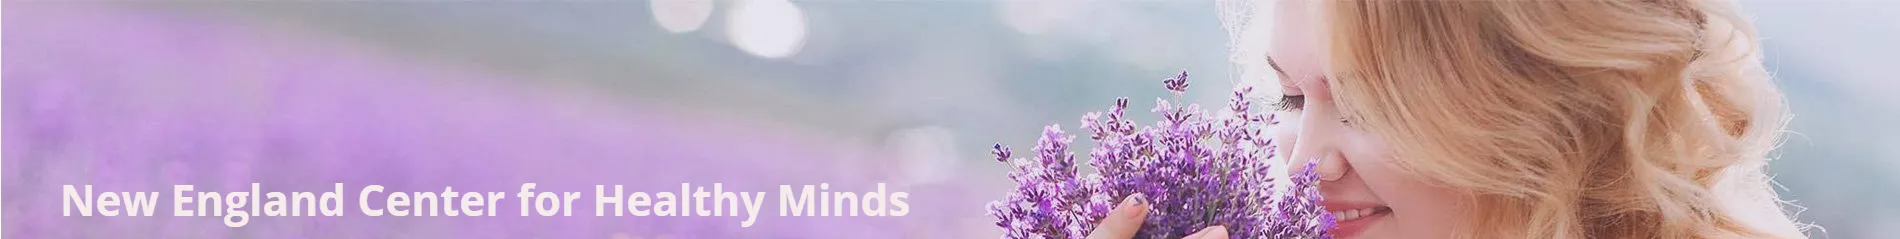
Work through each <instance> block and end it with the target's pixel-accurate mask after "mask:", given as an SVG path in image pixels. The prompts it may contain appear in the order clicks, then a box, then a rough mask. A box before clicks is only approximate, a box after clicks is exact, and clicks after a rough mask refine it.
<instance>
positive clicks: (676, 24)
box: [650, 0, 713, 33]
mask: <svg viewBox="0 0 1900 239" xmlns="http://www.w3.org/2000/svg"><path fill="white" fill-rule="evenodd" d="M651 3H652V6H651V7H650V8H651V9H652V10H653V20H654V21H655V22H658V23H659V24H660V28H665V29H666V31H667V32H672V33H686V32H692V31H694V30H699V28H700V27H701V26H704V25H706V20H708V19H711V18H712V13H713V2H712V0H653V1H652V2H651Z"/></svg>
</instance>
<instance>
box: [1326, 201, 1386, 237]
mask: <svg viewBox="0 0 1900 239" xmlns="http://www.w3.org/2000/svg"><path fill="white" fill-rule="evenodd" d="M1324 205H1325V206H1326V209H1327V211H1326V212H1327V213H1332V214H1333V220H1334V223H1333V225H1334V227H1333V229H1332V231H1331V232H1332V234H1333V236H1334V237H1338V238H1352V237H1353V236H1354V235H1358V234H1359V233H1360V232H1363V231H1365V230H1366V228H1367V227H1369V226H1372V223H1375V222H1378V221H1379V219H1383V218H1385V217H1386V216H1388V215H1391V214H1392V207H1388V206H1385V205H1382V204H1378V203H1368V202H1345V201H1327V202H1326V203H1324Z"/></svg>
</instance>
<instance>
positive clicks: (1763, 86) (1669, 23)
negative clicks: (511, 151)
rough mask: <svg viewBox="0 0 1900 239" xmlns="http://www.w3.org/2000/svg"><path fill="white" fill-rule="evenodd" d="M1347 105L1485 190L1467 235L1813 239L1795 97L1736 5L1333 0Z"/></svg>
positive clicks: (1435, 171)
mask: <svg viewBox="0 0 1900 239" xmlns="http://www.w3.org/2000/svg"><path fill="white" fill-rule="evenodd" d="M1326 2H1327V3H1325V4H1318V5H1317V6H1316V9H1314V10H1315V11H1319V12H1320V14H1317V15H1318V17H1320V18H1323V19H1319V20H1320V22H1327V23H1329V24H1330V25H1331V26H1330V27H1329V28H1327V30H1326V31H1328V32H1327V33H1326V34H1323V35H1322V36H1321V37H1327V38H1331V39H1329V41H1322V42H1328V43H1326V44H1328V46H1327V47H1326V49H1327V50H1328V51H1330V54H1331V58H1332V59H1331V62H1330V65H1329V66H1328V67H1329V69H1327V71H1328V72H1327V74H1328V77H1330V78H1331V79H1333V82H1334V83H1333V88H1332V94H1333V95H1335V98H1336V99H1337V104H1338V106H1339V107H1340V109H1341V112H1342V114H1345V115H1347V116H1348V117H1352V118H1353V120H1354V122H1356V123H1355V124H1358V125H1360V126H1363V127H1365V129H1367V130H1368V131H1369V132H1378V134H1379V135H1380V137H1382V138H1383V139H1385V140H1386V142H1390V143H1391V145H1392V146H1393V147H1394V150H1397V151H1398V153H1397V154H1395V155H1401V156H1400V157H1401V158H1400V160H1399V161H1400V163H1399V164H1400V165H1399V166H1400V168H1401V169H1402V170H1404V171H1405V172H1407V173H1412V174H1418V176H1420V177H1419V178H1425V179H1428V181H1430V182H1431V183H1434V184H1439V185H1444V186H1446V187H1449V188H1456V189H1460V190H1461V191H1463V194H1465V195H1467V197H1468V198H1469V200H1470V201H1471V202H1473V203H1476V205H1478V206H1476V207H1473V209H1474V210H1472V211H1471V213H1472V215H1470V217H1472V219H1473V220H1472V222H1473V223H1470V225H1462V226H1461V230H1459V231H1461V232H1463V233H1462V235H1463V236H1462V237H1472V238H1738V237H1745V238H1805V236H1804V235H1803V234H1802V233H1803V232H1802V230H1803V228H1802V226H1801V225H1800V224H1797V223H1795V222H1794V221H1793V220H1791V219H1790V218H1789V216H1788V215H1786V213H1784V212H1783V211H1782V208H1781V207H1782V206H1783V204H1784V202H1782V201H1779V200H1778V199H1777V198H1776V196H1775V194H1774V191H1773V189H1772V188H1771V187H1770V185H1771V184H1770V181H1769V178H1768V175H1767V172H1766V167H1767V164H1766V161H1767V160H1768V158H1769V157H1768V153H1769V151H1770V149H1772V148H1773V147H1774V146H1775V145H1776V143H1777V142H1778V140H1779V137H1780V135H1781V131H1782V130H1783V127H1785V125H1786V123H1785V122H1786V118H1787V117H1786V106H1785V103H1784V102H1783V101H1782V97H1781V95H1780V93H1779V92H1778V91H1777V90H1776V89H1775V88H1774V85H1773V83H1772V82H1770V77H1769V74H1768V72H1767V70H1765V69H1764V68H1763V66H1762V62H1761V59H1760V54H1759V52H1760V50H1759V49H1760V48H1759V46H1758V43H1757V42H1756V37H1755V34H1754V30H1753V27H1752V26H1751V25H1750V23H1749V22H1748V21H1747V20H1746V19H1743V18H1741V17H1740V15H1739V14H1738V13H1737V12H1736V11H1735V10H1734V8H1733V6H1732V4H1731V3H1726V2H1703V1H1682V0H1654V1H1416V0H1397V1H1376V0H1374V1H1326Z"/></svg>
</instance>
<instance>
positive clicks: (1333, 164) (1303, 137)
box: [1281, 114, 1351, 181]
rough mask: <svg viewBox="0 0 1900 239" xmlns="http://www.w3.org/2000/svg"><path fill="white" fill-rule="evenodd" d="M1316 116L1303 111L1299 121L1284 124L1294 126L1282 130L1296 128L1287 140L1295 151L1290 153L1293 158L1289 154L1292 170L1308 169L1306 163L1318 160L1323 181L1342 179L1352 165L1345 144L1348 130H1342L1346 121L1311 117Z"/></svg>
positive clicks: (1316, 166)
mask: <svg viewBox="0 0 1900 239" xmlns="http://www.w3.org/2000/svg"><path fill="white" fill-rule="evenodd" d="M1314 116H1315V115H1313V114H1308V115H1302V116H1301V119H1299V123H1298V124H1293V125H1282V126H1292V127H1290V128H1286V129H1281V130H1292V131H1294V132H1291V133H1293V138H1292V139H1290V140H1287V141H1288V142H1291V143H1292V146H1293V148H1292V149H1293V151H1292V154H1291V155H1289V156H1290V157H1291V158H1288V159H1289V161H1290V162H1291V163H1292V164H1291V165H1292V166H1293V168H1290V170H1292V171H1289V172H1298V171H1297V170H1304V168H1302V167H1305V166H1306V164H1307V162H1311V161H1318V163H1315V164H1313V167H1314V168H1313V171H1315V172H1316V173H1317V174H1319V178H1320V180H1321V181H1336V180H1339V179H1340V178H1342V177H1345V175H1346V171H1348V170H1350V168H1351V167H1348V164H1347V162H1346V155H1345V154H1344V153H1343V148H1341V147H1342V146H1344V145H1345V144H1344V142H1342V140H1343V139H1344V138H1345V137H1343V136H1344V135H1343V134H1344V133H1345V132H1344V131H1342V130H1344V129H1343V127H1344V125H1340V124H1339V123H1336V122H1334V121H1332V120H1314V119H1310V118H1311V117H1314Z"/></svg>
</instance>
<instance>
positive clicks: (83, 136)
mask: <svg viewBox="0 0 1900 239" xmlns="http://www.w3.org/2000/svg"><path fill="white" fill-rule="evenodd" d="M9 5H10V6H13V7H15V8H14V9H18V8H19V6H20V4H15V3H9ZM5 22H6V25H5V27H6V29H7V32H6V33H7V34H6V35H5V38H4V48H6V49H7V50H11V51H6V53H5V55H4V57H5V58H8V59H11V60H12V61H8V62H7V63H6V64H5V65H4V70H0V72H4V78H5V79H6V81H5V85H4V86H5V87H4V93H5V94H4V95H5V96H4V99H5V103H4V107H3V109H4V114H5V116H4V117H5V118H4V120H5V122H6V123H5V124H4V130H5V131H4V132H5V133H4V140H5V141H6V142H7V143H6V144H5V145H4V157H5V158H6V160H5V161H4V166H3V168H4V179H5V181H4V186H5V190H4V192H5V196H4V205H5V206H4V220H5V222H6V224H5V227H4V237H6V238H609V237H612V236H615V235H616V233H621V234H625V235H629V236H635V237H645V238H654V237H655V236H665V235H671V236H672V237H675V238H899V237H906V238H915V237H925V236H927V235H933V234H930V233H929V232H930V231H931V230H942V229H940V228H935V227H933V226H931V225H933V224H948V223H947V222H948V219H950V218H957V217H971V216H972V215H975V214H980V213H981V212H980V211H979V210H974V209H966V210H953V209H948V206H946V207H933V206H928V205H930V204H933V203H936V204H945V202H943V200H950V199H952V198H953V197H950V196H945V195H943V194H947V192H954V191H957V190H959V189H955V188H944V187H926V186H918V187H910V186H907V185H901V184H899V185H892V186H893V188H892V190H897V191H909V192H910V193H911V195H912V198H913V199H912V200H911V203H912V205H913V206H912V208H913V210H912V213H911V214H910V215H909V216H907V217H904V218H901V220H892V219H887V218H878V217H799V218H783V217H777V216H776V215H777V213H776V208H777V206H776V205H775V204H776V202H775V201H776V198H775V197H776V196H777V194H778V193H777V188H778V185H780V184H790V185H803V184H818V183H830V184H832V185H833V186H832V189H833V190H834V191H859V192H862V191H866V190H875V184H876V183H878V182H886V181H887V179H888V178H890V177H891V176H892V175H890V173H887V172H886V170H885V169H888V168H890V167H892V166H891V165H886V164H887V163H879V162H883V161H878V160H873V159H874V158H876V157H880V156H881V154H883V153H881V152H879V151H878V150H875V149H874V148H871V147H868V146H863V145H858V144H851V143H845V141H841V140H840V139H837V138H828V137H838V136H832V135H828V134H824V133H821V132H810V131H809V130H806V129H800V128H796V127H782V126H778V124H774V123H772V122H770V120H769V119H758V118H745V117H732V116H724V115H718V114H710V113H703V112H699V111H694V110H691V109H684V108H679V107H673V106H667V105H639V104H626V103H612V104H609V103H603V102H604V100H601V99H594V98H589V97H586V96H585V95H584V94H566V92H563V91H560V90H551V89H547V88H538V87H536V86H532V85H524V84H519V83H517V82H518V81H514V80H510V79H504V78H507V77H509V76H505V75H498V74H491V73H488V72H484V71H482V70H479V69H472V68H464V67H457V66H452V65H446V64H430V63H425V62H427V61H420V60H413V59H404V58H403V57H401V56H396V55H389V54H383V53H382V52H379V51H375V50H368V49H364V48H358V47H354V46H353V45H351V44H350V43H349V42H348V41H347V40H336V39H330V38H324V37H315V36H301V35H298V34H295V33H284V32H271V31H272V30H273V29H263V28H249V27H243V26H241V25H233V24H225V22H221V21H218V20H216V19H209V18H196V17H190V16H183V15H176V14H168V13H164V12H154V11H138V10H127V9H121V8H115V7H99V6H89V5H86V4H63V5H37V6H35V8H32V9H31V11H12V10H9V11H7V12H6V14H5ZM252 182H256V183H261V184H263V186H264V187H265V188H266V190H267V191H278V190H294V191H327V189H328V188H329V187H330V184H332V183H344V184H346V186H345V194H346V197H354V195H355V190H357V189H360V188H361V187H362V186H364V185H369V184H380V185H383V186H385V187H388V190H387V191H439V190H441V188H442V187H444V186H452V187H455V189H456V190H457V191H500V192H512V191H515V190H516V189H517V186H518V185H519V184H521V183H529V182H532V183H539V184H540V185H541V189H540V190H541V191H572V192H582V194H583V195H584V197H591V196H592V194H593V193H592V190H593V186H594V185H597V184H607V185H614V184H619V185H626V186H627V187H628V190H636V191H677V188H678V185H679V184H680V183H682V182H690V183H695V184H711V183H724V184H725V188H727V189H728V190H735V189H736V190H744V191H767V192H771V194H769V195H770V196H771V197H774V198H770V199H771V200H774V201H773V202H767V203H766V205H765V208H763V209H762V210H761V212H760V213H761V214H765V215H761V216H760V217H759V218H758V221H757V224H756V225H754V226H753V227H750V228H741V227H739V226H738V222H739V221H741V220H743V219H744V218H743V217H673V218H656V217H631V216H629V217H612V216H611V215H610V216H607V217H595V216H593V214H592V212H593V208H594V205H592V204H590V203H583V202H592V199H585V200H580V201H577V202H576V205H575V208H574V209H573V212H574V214H575V215H574V216H572V217H519V216H516V215H515V214H514V213H515V211H514V210H515V209H516V207H515V206H513V205H512V204H511V202H508V201H505V202H504V203H503V204H504V206H501V207H500V208H501V209H502V210H504V211H502V213H500V215H499V216H494V217H391V216H383V217H367V216H363V215H362V214H361V212H360V211H357V210H356V209H355V208H354V204H351V206H348V208H347V210H346V211H345V212H346V216H343V217H262V216H254V217H252V218H251V222H250V224H249V225H247V226H245V227H241V228H229V227H226V226H224V225H223V224H222V223H221V221H220V220H222V218H220V217H209V216H207V217H172V216H171V208H170V205H169V202H170V201H171V200H169V199H167V200H163V201H161V203H160V207H159V208H160V209H159V210H157V211H156V212H157V214H158V216H156V217H78V216H73V217H66V216H61V212H62V208H61V203H62V201H61V200H62V199H63V198H62V197H61V195H60V193H61V191H60V190H61V185H86V184H90V185H94V187H95V188H96V190H101V191H158V192H165V194H166V195H170V189H171V185H173V184H193V185H196V186H197V188H198V191H243V190H248V188H249V184H250V183H252ZM349 200H350V201H354V200H355V199H354V198H350V199H349ZM506 200H509V201H512V200H514V199H513V198H510V199H506ZM351 203H357V202H351ZM377 204H380V202H379V203H377ZM953 214H958V215H953ZM960 214H972V215H960ZM937 236H943V235H937Z"/></svg>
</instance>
